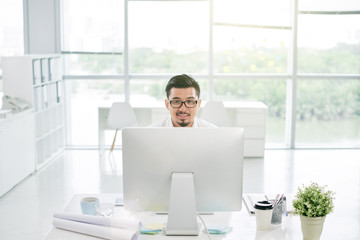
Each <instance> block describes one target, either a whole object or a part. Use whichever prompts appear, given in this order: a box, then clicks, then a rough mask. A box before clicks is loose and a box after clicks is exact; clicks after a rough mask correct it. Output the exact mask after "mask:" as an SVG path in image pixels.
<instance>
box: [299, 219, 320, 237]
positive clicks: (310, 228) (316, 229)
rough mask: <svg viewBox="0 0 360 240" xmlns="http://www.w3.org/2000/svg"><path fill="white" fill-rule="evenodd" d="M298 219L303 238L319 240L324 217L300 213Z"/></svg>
mask: <svg viewBox="0 0 360 240" xmlns="http://www.w3.org/2000/svg"><path fill="white" fill-rule="evenodd" d="M300 220H301V231H302V234H303V237H304V240H319V239H320V236H321V232H322V230H323V226H324V221H325V217H305V216H302V215H300Z"/></svg>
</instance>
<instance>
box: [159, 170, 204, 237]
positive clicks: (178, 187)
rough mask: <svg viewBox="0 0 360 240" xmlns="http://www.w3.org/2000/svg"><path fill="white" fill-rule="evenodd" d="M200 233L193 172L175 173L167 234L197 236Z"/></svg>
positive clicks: (171, 190) (172, 179) (172, 180)
mask: <svg viewBox="0 0 360 240" xmlns="http://www.w3.org/2000/svg"><path fill="white" fill-rule="evenodd" d="M199 233H200V226H199V224H198V223H197V217H196V200H195V187H194V176H193V173H173V174H172V176H171V188H170V200H169V212H168V221H167V227H166V228H165V234H166V235H181V236H182V235H188V236H197V235H199Z"/></svg>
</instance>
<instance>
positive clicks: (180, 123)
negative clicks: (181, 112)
mask: <svg viewBox="0 0 360 240" xmlns="http://www.w3.org/2000/svg"><path fill="white" fill-rule="evenodd" d="M177 124H179V125H180V126H181V127H186V126H187V125H189V124H190V123H189V122H177Z"/></svg>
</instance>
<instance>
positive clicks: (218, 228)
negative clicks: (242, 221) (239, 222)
mask: <svg viewBox="0 0 360 240" xmlns="http://www.w3.org/2000/svg"><path fill="white" fill-rule="evenodd" d="M231 231H232V227H229V226H224V225H210V226H208V232H209V233H210V234H227V233H229V232H231Z"/></svg>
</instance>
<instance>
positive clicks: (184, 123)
mask: <svg viewBox="0 0 360 240" xmlns="http://www.w3.org/2000/svg"><path fill="white" fill-rule="evenodd" d="M180 114H188V113H185V112H180V111H179V112H177V113H176V115H180ZM188 115H189V114H188ZM177 124H179V125H180V126H181V127H186V126H187V125H189V124H190V122H184V121H179V122H177Z"/></svg>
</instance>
